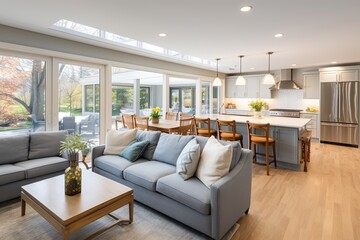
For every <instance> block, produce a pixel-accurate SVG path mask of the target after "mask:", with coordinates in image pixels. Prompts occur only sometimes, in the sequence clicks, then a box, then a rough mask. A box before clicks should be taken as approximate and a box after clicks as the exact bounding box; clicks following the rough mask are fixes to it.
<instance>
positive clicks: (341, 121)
mask: <svg viewBox="0 0 360 240" xmlns="http://www.w3.org/2000/svg"><path fill="white" fill-rule="evenodd" d="M320 101H321V108H320V110H321V112H320V121H321V122H320V125H321V132H320V141H321V142H330V143H340V144H346V145H352V146H358V145H359V120H358V118H359V83H358V82H326V83H321V99H320Z"/></svg>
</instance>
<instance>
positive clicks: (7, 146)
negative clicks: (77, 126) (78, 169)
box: [0, 131, 69, 202]
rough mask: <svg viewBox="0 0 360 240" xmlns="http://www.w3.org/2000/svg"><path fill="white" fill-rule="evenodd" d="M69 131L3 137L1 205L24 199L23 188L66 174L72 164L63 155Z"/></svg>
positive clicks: (0, 172) (0, 141) (1, 139)
mask: <svg viewBox="0 0 360 240" xmlns="http://www.w3.org/2000/svg"><path fill="white" fill-rule="evenodd" d="M66 134H67V132H66V131H59V132H36V133H31V134H29V135H16V136H2V137H0V202H3V201H6V200H10V199H13V198H16V197H19V196H20V189H21V186H23V185H25V184H29V183H32V182H36V181H39V180H42V179H45V178H49V177H52V176H56V175H59V174H63V173H64V170H65V169H66V168H67V167H68V166H69V161H68V160H67V159H66V158H63V157H61V156H60V154H59V152H60V141H64V139H65V137H66Z"/></svg>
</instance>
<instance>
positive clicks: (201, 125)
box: [194, 118, 217, 137]
mask: <svg viewBox="0 0 360 240" xmlns="http://www.w3.org/2000/svg"><path fill="white" fill-rule="evenodd" d="M194 123H195V129H196V135H198V136H204V137H211V136H214V137H216V135H217V131H216V130H214V129H210V118H194Z"/></svg>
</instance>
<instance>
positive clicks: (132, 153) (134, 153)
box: [119, 141, 150, 162]
mask: <svg viewBox="0 0 360 240" xmlns="http://www.w3.org/2000/svg"><path fill="white" fill-rule="evenodd" d="M149 144H150V141H142V142H136V141H134V142H132V143H131V144H130V145H129V146H127V147H126V148H125V149H124V150H123V151H122V152H121V153H120V154H119V155H120V157H123V158H125V159H127V160H129V161H130V162H135V161H136V160H138V159H139V158H140V156H141V155H142V154H143V153H144V152H145V150H146V148H147V147H148V146H149Z"/></svg>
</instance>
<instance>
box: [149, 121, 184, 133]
mask: <svg viewBox="0 0 360 240" xmlns="http://www.w3.org/2000/svg"><path fill="white" fill-rule="evenodd" d="M179 127H180V122H179V121H174V120H166V119H159V123H152V122H151V121H149V128H151V129H152V130H159V131H167V132H171V131H173V130H176V129H178V128H179Z"/></svg>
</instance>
